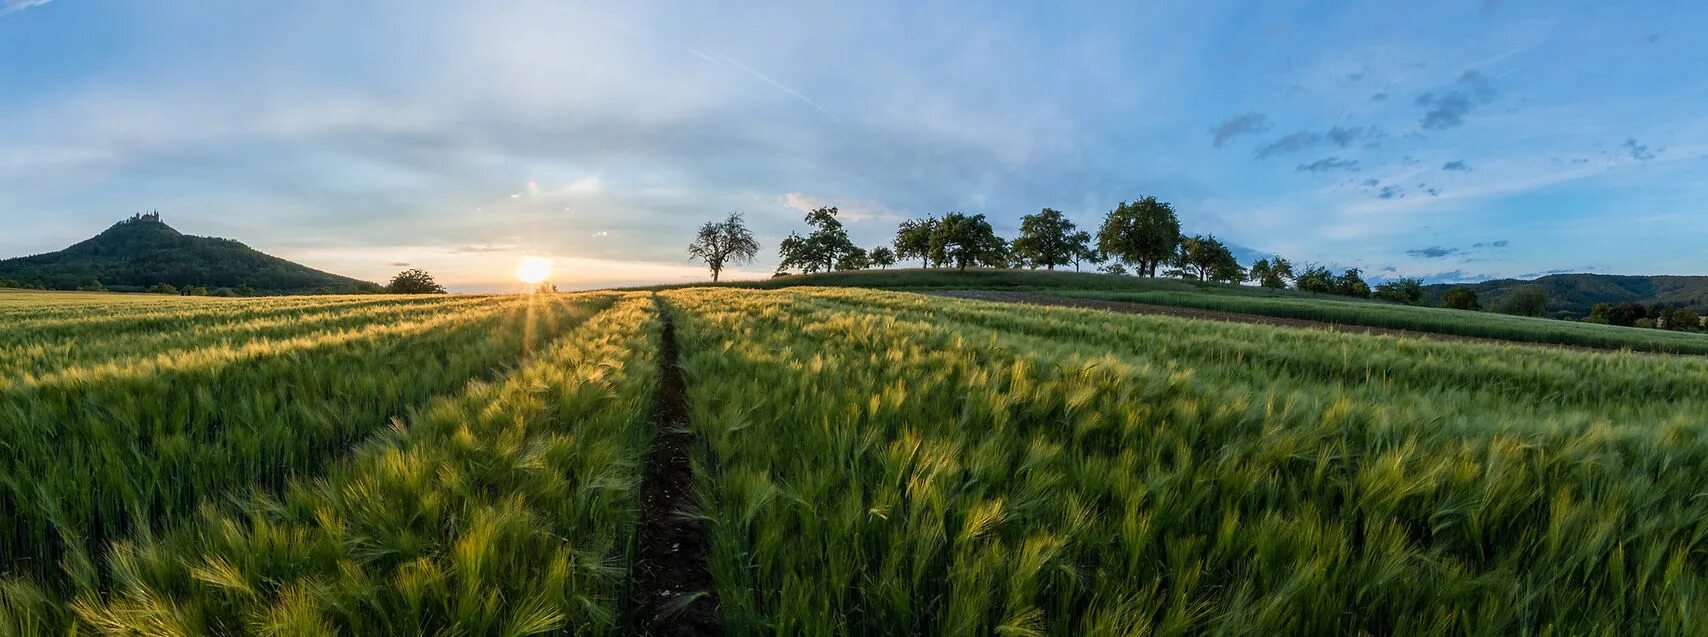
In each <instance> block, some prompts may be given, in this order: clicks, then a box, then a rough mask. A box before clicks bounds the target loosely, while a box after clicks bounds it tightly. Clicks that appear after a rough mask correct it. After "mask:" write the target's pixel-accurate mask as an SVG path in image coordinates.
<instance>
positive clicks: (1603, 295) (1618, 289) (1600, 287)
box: [1424, 274, 1708, 317]
mask: <svg viewBox="0 0 1708 637" xmlns="http://www.w3.org/2000/svg"><path fill="white" fill-rule="evenodd" d="M1464 285H1467V286H1469V287H1470V288H1472V289H1474V290H1476V291H1477V297H1478V298H1479V299H1481V300H1482V302H1483V304H1484V305H1487V304H1488V303H1489V302H1491V301H1493V302H1495V303H1499V302H1500V299H1501V297H1503V296H1505V295H1506V294H1508V293H1510V292H1511V291H1512V290H1514V289H1517V288H1519V287H1524V286H1538V287H1541V288H1542V289H1543V290H1546V291H1547V292H1548V312H1549V313H1550V314H1554V315H1557V316H1572V317H1583V316H1588V315H1589V310H1590V308H1592V307H1595V304H1597V303H1612V304H1615V305H1617V304H1619V303H1624V302H1627V301H1629V302H1634V303H1642V304H1644V305H1656V304H1659V305H1663V306H1667V307H1683V308H1686V309H1689V310H1692V311H1695V312H1696V313H1698V314H1701V313H1704V312H1708V276H1625V275H1616V274H1550V275H1548V276H1545V277H1542V278H1539V279H1533V280H1529V281H1525V280H1521V279H1495V280H1492V281H1483V282H1481V283H1469V284H1464ZM1456 287H1459V284H1445V283H1438V284H1434V285H1427V286H1424V299H1425V300H1426V301H1427V302H1428V303H1430V304H1431V305H1439V304H1440V303H1441V295H1442V294H1445V293H1446V292H1447V290H1450V289H1453V288H1456Z"/></svg>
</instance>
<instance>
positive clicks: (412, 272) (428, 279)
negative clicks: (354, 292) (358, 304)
mask: <svg viewBox="0 0 1708 637" xmlns="http://www.w3.org/2000/svg"><path fill="white" fill-rule="evenodd" d="M385 290H386V291H387V292H390V293H392V294H444V293H445V286H442V285H439V282H438V281H434V280H433V275H431V274H428V273H427V272H426V271H425V270H420V269H416V268H410V269H408V270H404V271H402V272H399V273H397V276H394V277H392V278H391V283H388V284H386V286H385ZM238 292H239V293H240V294H241V293H243V292H242V290H241V289H240V290H238Z"/></svg>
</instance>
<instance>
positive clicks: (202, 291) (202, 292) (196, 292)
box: [184, 285, 208, 296]
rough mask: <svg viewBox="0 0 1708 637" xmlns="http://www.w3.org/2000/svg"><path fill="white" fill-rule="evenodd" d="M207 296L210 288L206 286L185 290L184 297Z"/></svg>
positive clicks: (195, 286)
mask: <svg viewBox="0 0 1708 637" xmlns="http://www.w3.org/2000/svg"><path fill="white" fill-rule="evenodd" d="M207 295H208V288H207V287H206V286H201V285H193V286H190V287H187V288H184V296H207Z"/></svg>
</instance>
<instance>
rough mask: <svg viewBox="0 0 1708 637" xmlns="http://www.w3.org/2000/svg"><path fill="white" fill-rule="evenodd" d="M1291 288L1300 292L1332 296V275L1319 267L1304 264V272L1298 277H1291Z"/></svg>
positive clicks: (1333, 290)
mask: <svg viewBox="0 0 1708 637" xmlns="http://www.w3.org/2000/svg"><path fill="white" fill-rule="evenodd" d="M1293 287H1295V288H1298V289H1299V290H1300V291H1302V292H1316V293H1318V294H1334V293H1335V278H1334V273H1333V272H1330V271H1329V269H1328V268H1326V267H1323V266H1320V265H1312V264H1306V265H1305V271H1304V272H1301V273H1300V274H1299V276H1296V277H1293Z"/></svg>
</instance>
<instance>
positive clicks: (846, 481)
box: [666, 289, 1708, 635]
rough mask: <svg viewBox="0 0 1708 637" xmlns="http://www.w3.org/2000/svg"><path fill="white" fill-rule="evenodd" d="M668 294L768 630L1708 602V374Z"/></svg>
mask: <svg viewBox="0 0 1708 637" xmlns="http://www.w3.org/2000/svg"><path fill="white" fill-rule="evenodd" d="M666 296H667V298H668V299H669V300H670V302H671V303H672V304H673V305H676V306H677V307H678V308H679V309H680V310H681V311H680V313H679V315H678V316H679V317H680V318H679V319H678V334H679V338H680V339H681V341H682V347H683V355H684V365H685V371H686V373H687V375H688V385H689V388H690V400H691V404H692V407H693V410H694V418H695V425H696V427H697V429H698V430H699V431H700V433H701V434H702V435H703V436H704V437H705V438H706V439H707V441H708V448H707V451H708V453H707V455H706V457H705V458H704V459H703V460H702V465H701V467H700V469H701V471H702V479H701V487H702V489H703V490H704V497H705V499H706V502H707V504H706V512H705V515H706V516H707V517H708V518H709V519H710V520H711V525H712V528H713V529H714V531H713V556H712V564H713V569H714V575H715V577H716V579H717V581H718V593H719V595H720V597H721V599H722V601H723V603H724V605H725V609H724V611H725V613H726V621H728V622H729V623H730V624H731V626H732V628H733V630H734V631H735V632H738V633H777V634H883V633H894V632H905V633H916V634H991V633H998V634H1088V635H1105V634H1120V635H1128V634H1155V635H1174V634H1435V635H1484V634H1487V635H1504V634H1609V635H1611V634H1631V633H1641V634H1690V633H1691V631H1693V630H1695V629H1694V628H1693V627H1694V625H1695V620H1694V617H1695V615H1696V613H1697V612H1698V604H1699V600H1701V599H1702V595H1703V594H1704V593H1708V576H1705V575H1704V573H1705V570H1704V568H1703V567H1704V564H1703V556H1704V549H1705V548H1708V545H1705V540H1708V513H1703V512H1702V511H1701V510H1700V508H1699V507H1696V506H1694V505H1693V504H1691V503H1692V502H1693V499H1694V497H1695V496H1696V495H1697V494H1699V493H1701V492H1702V491H1703V489H1704V486H1705V484H1704V482H1703V479H1702V478H1701V476H1702V475H1704V470H1705V469H1708V445H1705V444H1704V443H1705V440H1704V438H1703V433H1704V432H1703V429H1702V423H1701V420H1700V414H1701V413H1703V409H1704V408H1705V407H1708V404H1705V403H1708V388H1705V387H1704V386H1703V385H1702V384H1701V383H1700V379H1701V378H1703V377H1704V374H1705V373H1708V362H1705V361H1701V360H1697V359H1693V358H1667V357H1652V356H1634V355H1627V354H1595V353H1584V352H1575V351H1564V350H1536V349H1530V348H1520V347H1497V346H1487V345H1477V344H1463V343H1448V342H1419V341H1415V340H1402V339H1395V338H1391V337H1375V336H1363V335H1347V334H1337V333H1328V332H1318V331H1304V330H1288V329H1277V328H1271V327H1265V326H1256V325H1239V324H1226V323H1205V322H1194V321H1188V320H1182V319H1174V318H1166V317H1142V316H1111V315H1108V314H1105V313H1093V312H1089V311H1083V310H1068V309H1041V308H1034V307H1014V306H992V305H990V304H981V303H975V302H966V301H958V300H951V299H937V298H925V297H913V296H909V295H894V294H885V293H880V292H870V291H853V290H808V289H802V290H790V291H784V292H777V293H755V292H742V291H736V290H724V291H706V290H690V291H680V292H671V293H668V294H667V295H666ZM1092 319H1095V320H1092ZM1626 392H1630V393H1626Z"/></svg>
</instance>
